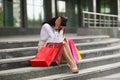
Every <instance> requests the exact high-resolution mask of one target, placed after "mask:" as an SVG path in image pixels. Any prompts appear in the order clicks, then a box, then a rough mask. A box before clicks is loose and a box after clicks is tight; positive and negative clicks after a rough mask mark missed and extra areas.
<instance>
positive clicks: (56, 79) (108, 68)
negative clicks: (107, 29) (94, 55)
mask: <svg viewBox="0 0 120 80" xmlns="http://www.w3.org/2000/svg"><path fill="white" fill-rule="evenodd" d="M118 72H120V62H118V63H113V64H107V65H102V66H97V67H92V68H87V69H82V70H80V72H79V73H78V74H70V73H62V74H55V75H50V76H45V77H39V78H32V79H29V80H86V79H89V78H94V77H98V76H105V75H110V74H114V73H118Z"/></svg>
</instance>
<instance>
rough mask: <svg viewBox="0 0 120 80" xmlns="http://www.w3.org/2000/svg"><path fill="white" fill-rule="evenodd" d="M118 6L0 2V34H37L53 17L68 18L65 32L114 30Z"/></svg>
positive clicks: (118, 0) (109, 2) (100, 1)
mask: <svg viewBox="0 0 120 80" xmlns="http://www.w3.org/2000/svg"><path fill="white" fill-rule="evenodd" d="M119 7H120V0H0V35H8V33H6V32H9V34H11V35H13V34H29V32H31V34H34V33H39V31H37V32H36V30H40V28H41V23H42V22H43V21H45V20H48V19H50V18H52V17H55V16H66V17H68V23H67V27H66V28H67V30H68V32H75V31H76V29H77V28H78V27H96V26H97V27H103V26H104V27H111V26H112V27H116V26H117V27H118V26H119V24H118V23H119V20H120V18H119V16H120V9H119ZM104 14H105V15H104ZM102 15H104V16H102ZM108 15H109V16H108ZM106 16H107V17H106ZM102 20H103V21H102ZM105 21H109V22H105ZM111 21H112V22H114V23H111ZM110 23H111V24H110ZM116 24H117V25H116ZM27 32H28V33H27Z"/></svg>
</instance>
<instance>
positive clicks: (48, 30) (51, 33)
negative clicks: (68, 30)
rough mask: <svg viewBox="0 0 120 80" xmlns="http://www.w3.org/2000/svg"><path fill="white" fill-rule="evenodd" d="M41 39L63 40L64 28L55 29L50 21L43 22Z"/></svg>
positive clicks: (50, 40)
mask: <svg viewBox="0 0 120 80" xmlns="http://www.w3.org/2000/svg"><path fill="white" fill-rule="evenodd" d="M40 40H44V41H47V42H63V30H60V32H58V31H55V30H54V29H53V28H52V27H51V26H50V25H49V24H48V23H45V24H43V26H42V28H41V32H40Z"/></svg>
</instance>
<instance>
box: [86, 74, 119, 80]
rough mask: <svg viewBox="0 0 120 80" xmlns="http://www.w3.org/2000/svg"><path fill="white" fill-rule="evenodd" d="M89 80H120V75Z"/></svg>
mask: <svg viewBox="0 0 120 80" xmlns="http://www.w3.org/2000/svg"><path fill="white" fill-rule="evenodd" d="M88 80H120V73H115V74H112V75H108V76H104V77H98V78H92V79H88Z"/></svg>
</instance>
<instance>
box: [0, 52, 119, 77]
mask: <svg viewBox="0 0 120 80" xmlns="http://www.w3.org/2000/svg"><path fill="white" fill-rule="evenodd" d="M33 57H34V56H29V57H20V58H13V59H3V60H0V70H3V72H4V70H6V71H7V69H11V70H12V69H13V70H14V69H15V68H17V69H18V70H19V69H20V68H22V67H23V69H24V68H25V67H26V69H27V67H28V68H29V67H30V66H31V65H30V63H29V60H31V59H32V58H33ZM119 61H120V54H114V55H108V56H102V57H96V58H90V59H83V60H81V61H80V62H78V63H77V65H78V67H79V68H80V69H85V68H90V67H95V66H100V65H105V64H111V63H115V62H119ZM51 67H52V68H51V69H46V70H45V71H44V72H46V71H48V72H50V71H56V70H54V69H53V68H57V67H59V70H63V69H65V70H67V71H69V70H68V68H67V65H65V64H63V65H62V64H61V65H60V66H56V67H53V66H51ZM31 70H32V68H31ZM59 70H58V69H57V72H61V71H59ZM8 71H9V70H8ZM20 72H21V71H20ZM14 73H16V72H14ZM22 73H24V71H22ZM29 74H30V73H29ZM50 74H51V72H50V73H49V75H50ZM18 75H19V74H18ZM41 75H42V74H41ZM11 76H12V75H11ZM13 76H14V75H13Z"/></svg>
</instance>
